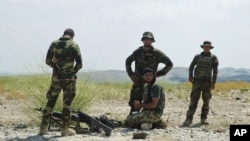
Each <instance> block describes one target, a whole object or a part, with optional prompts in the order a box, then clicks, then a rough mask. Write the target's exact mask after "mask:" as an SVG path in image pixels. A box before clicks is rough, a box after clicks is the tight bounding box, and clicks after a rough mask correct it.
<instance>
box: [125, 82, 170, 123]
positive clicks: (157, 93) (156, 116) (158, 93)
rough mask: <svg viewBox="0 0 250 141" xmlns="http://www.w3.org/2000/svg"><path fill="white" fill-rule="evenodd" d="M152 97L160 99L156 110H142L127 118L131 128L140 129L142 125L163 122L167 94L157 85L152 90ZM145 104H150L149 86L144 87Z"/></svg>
mask: <svg viewBox="0 0 250 141" xmlns="http://www.w3.org/2000/svg"><path fill="white" fill-rule="evenodd" d="M151 97H152V98H154V97H155V98H159V102H158V104H157V106H156V108H154V109H151V110H142V111H141V112H139V113H136V114H130V115H128V116H127V123H128V125H129V127H135V128H136V127H138V126H139V125H140V124H142V123H156V122H158V121H160V120H161V116H162V114H163V110H164V108H165V93H164V90H163V88H162V87H161V86H159V85H157V84H155V85H153V86H152V88H151ZM143 103H150V100H149V97H148V85H146V86H145V87H144V92H143Z"/></svg>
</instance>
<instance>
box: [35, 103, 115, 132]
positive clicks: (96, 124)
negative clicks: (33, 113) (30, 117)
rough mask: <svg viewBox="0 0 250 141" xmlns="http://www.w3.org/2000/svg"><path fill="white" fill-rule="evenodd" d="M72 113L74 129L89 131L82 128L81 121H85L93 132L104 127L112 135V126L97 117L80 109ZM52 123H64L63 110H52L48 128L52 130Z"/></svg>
mask: <svg viewBox="0 0 250 141" xmlns="http://www.w3.org/2000/svg"><path fill="white" fill-rule="evenodd" d="M35 110H37V111H41V112H42V111H43V109H42V108H35ZM71 111H72V113H74V114H71V117H70V118H71V120H73V121H75V122H76V125H75V127H74V129H75V130H76V132H77V133H87V131H86V129H84V128H82V127H81V125H80V122H84V123H86V124H87V125H88V126H89V128H90V131H91V132H100V128H101V129H103V131H104V132H105V134H106V136H110V135H111V132H112V128H111V127H109V126H107V125H105V124H104V123H102V122H101V121H100V120H98V119H97V118H93V117H91V116H89V115H87V114H85V113H83V112H81V111H80V110H71ZM51 125H59V126H61V125H62V113H61V112H57V111H55V112H52V113H51V116H50V118H49V125H48V130H49V131H50V130H51Z"/></svg>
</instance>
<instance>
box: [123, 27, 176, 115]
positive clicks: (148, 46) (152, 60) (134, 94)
mask: <svg viewBox="0 0 250 141" xmlns="http://www.w3.org/2000/svg"><path fill="white" fill-rule="evenodd" d="M141 41H142V42H143V44H144V45H143V46H141V47H139V48H138V49H136V50H135V51H134V52H133V53H132V54H131V55H130V56H129V57H128V58H127V59H126V71H127V73H128V75H129V77H130V78H131V80H132V81H133V86H132V89H131V91H130V100H129V103H128V104H129V106H131V110H130V113H129V114H131V113H132V112H133V111H136V110H135V109H134V108H133V103H134V101H135V100H136V101H140V102H141V101H142V94H143V86H144V82H143V79H142V73H143V70H144V69H145V68H151V69H153V70H154V72H156V73H155V75H156V77H159V76H163V75H165V74H167V73H168V72H169V71H170V70H171V69H172V67H173V63H172V61H171V60H170V59H169V58H168V57H167V56H166V55H165V54H164V53H163V52H161V51H160V50H158V49H156V48H154V47H153V46H152V43H153V42H155V40H154V36H153V34H152V33H151V32H144V33H143V35H142V38H141ZM133 61H135V70H134V72H133V71H132V68H131V64H132V62H133ZM160 63H163V64H165V66H164V68H163V69H161V70H157V68H158V65H159V64H160Z"/></svg>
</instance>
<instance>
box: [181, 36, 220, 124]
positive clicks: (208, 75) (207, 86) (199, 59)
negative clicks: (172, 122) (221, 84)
mask: <svg viewBox="0 0 250 141" xmlns="http://www.w3.org/2000/svg"><path fill="white" fill-rule="evenodd" d="M201 48H202V49H203V52H202V53H201V54H198V55H196V56H195V57H194V59H193V61H192V62H191V64H190V66H189V81H190V82H191V83H192V84H193V85H192V91H191V94H190V104H189V109H188V111H187V114H186V120H185V121H184V123H183V125H184V126H189V125H190V124H192V120H193V115H194V113H195V111H196V108H197V104H198V101H199V99H200V94H201V92H202V100H203V106H202V111H201V124H203V125H208V124H209V123H208V122H207V115H208V111H209V101H210V99H211V97H212V94H211V90H213V89H214V88H215V83H216V79H217V74H218V65H219V62H218V59H217V57H216V56H215V55H214V54H212V53H211V52H210V50H211V49H212V48H214V47H213V46H212V43H211V42H210V41H204V42H203V45H201ZM194 67H195V69H194ZM193 74H194V75H193Z"/></svg>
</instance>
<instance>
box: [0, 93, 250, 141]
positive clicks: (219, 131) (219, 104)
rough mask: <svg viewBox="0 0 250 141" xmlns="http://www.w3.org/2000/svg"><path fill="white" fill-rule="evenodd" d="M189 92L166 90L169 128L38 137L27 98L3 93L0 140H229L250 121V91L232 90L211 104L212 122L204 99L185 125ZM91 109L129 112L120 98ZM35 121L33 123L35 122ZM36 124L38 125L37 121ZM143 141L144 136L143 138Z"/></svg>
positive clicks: (118, 113)
mask: <svg viewBox="0 0 250 141" xmlns="http://www.w3.org/2000/svg"><path fill="white" fill-rule="evenodd" d="M188 95H189V94H188V92H182V91H169V92H166V108H165V113H164V115H163V120H165V121H167V122H168V127H167V128H166V129H153V130H148V131H144V130H138V129H128V128H117V129H115V130H113V131H112V134H111V136H110V137H106V136H105V135H104V133H91V134H77V135H76V136H72V137H61V136H60V132H59V131H53V132H49V133H48V134H47V135H45V136H42V137H41V136H38V135H37V133H38V130H39V128H38V123H37V124H36V122H35V121H34V117H32V116H31V117H30V115H29V114H28V113H27V111H26V110H25V107H27V105H28V104H29V102H28V101H27V100H26V101H24V100H7V99H6V98H5V96H4V94H0V140H1V141H2V140H6V141H45V140H48V141H78V140H79V141H80V140H81V141H82V140H86V141H106V140H107V141H118V140H119V141H130V140H134V139H132V138H133V134H134V133H147V134H148V136H147V137H146V139H145V140H148V141H151V140H152V141H155V140H159V141H166V140H169V141H201V140H202V141H228V140H229V126H230V124H250V108H249V107H250V91H239V90H231V91H227V92H217V94H214V95H213V97H212V100H211V103H210V114H209V117H208V118H209V122H210V125H202V126H201V125H200V124H199V119H200V117H199V116H200V109H201V106H202V101H201V100H200V102H199V105H198V108H197V111H196V114H195V116H194V121H193V124H192V125H191V126H190V127H182V126H181V125H182V123H183V121H184V120H185V114H186V110H187V106H188V104H189V98H188ZM89 111H90V112H88V113H89V114H90V115H98V114H107V115H108V117H110V118H115V119H119V120H122V119H124V118H126V115H127V113H128V112H129V107H128V106H127V102H126V101H123V100H120V101H117V100H109V101H99V102H98V103H96V104H94V106H92V107H91V108H90V110H89ZM31 123H33V124H31ZM34 123H35V124H34ZM140 140H143V139H140Z"/></svg>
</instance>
